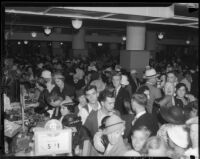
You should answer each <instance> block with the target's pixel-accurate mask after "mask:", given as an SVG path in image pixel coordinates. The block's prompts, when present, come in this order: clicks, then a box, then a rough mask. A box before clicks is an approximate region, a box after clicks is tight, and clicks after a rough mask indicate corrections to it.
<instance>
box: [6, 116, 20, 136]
mask: <svg viewBox="0 0 200 159" xmlns="http://www.w3.org/2000/svg"><path fill="white" fill-rule="evenodd" d="M21 128H22V127H21V125H18V124H16V123H14V122H11V121H9V120H6V119H5V120H4V135H5V136H7V137H10V138H11V137H13V136H15V135H16V134H17V133H18V132H20V131H21Z"/></svg>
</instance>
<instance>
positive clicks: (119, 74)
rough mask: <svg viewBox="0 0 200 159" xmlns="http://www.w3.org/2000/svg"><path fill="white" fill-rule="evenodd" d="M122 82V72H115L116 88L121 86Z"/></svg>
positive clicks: (114, 83)
mask: <svg viewBox="0 0 200 159" xmlns="http://www.w3.org/2000/svg"><path fill="white" fill-rule="evenodd" d="M120 82H121V73H118V72H114V73H113V75H112V83H113V86H114V87H115V88H118V87H119V86H121V84H120Z"/></svg>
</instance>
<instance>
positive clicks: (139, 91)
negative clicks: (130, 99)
mask: <svg viewBox="0 0 200 159" xmlns="http://www.w3.org/2000/svg"><path fill="white" fill-rule="evenodd" d="M146 90H148V91H149V87H148V86H146V85H143V86H141V87H139V88H138V89H137V90H136V93H137V94H142V93H144V92H145V91H146Z"/></svg>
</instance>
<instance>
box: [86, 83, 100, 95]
mask: <svg viewBox="0 0 200 159" xmlns="http://www.w3.org/2000/svg"><path fill="white" fill-rule="evenodd" d="M91 89H94V90H95V91H97V87H96V86H95V85H87V86H86V87H85V89H84V93H85V94H86V92H87V91H89V90H91Z"/></svg>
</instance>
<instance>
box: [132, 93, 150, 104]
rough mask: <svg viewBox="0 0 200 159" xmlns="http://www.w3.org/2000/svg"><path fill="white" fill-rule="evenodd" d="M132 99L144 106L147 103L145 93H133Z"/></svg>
mask: <svg viewBox="0 0 200 159" xmlns="http://www.w3.org/2000/svg"><path fill="white" fill-rule="evenodd" d="M132 100H134V101H136V102H137V103H138V104H139V105H142V106H144V107H145V106H146V105H147V96H146V95H145V94H142V93H141V94H138V93H135V94H133V96H132Z"/></svg>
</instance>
